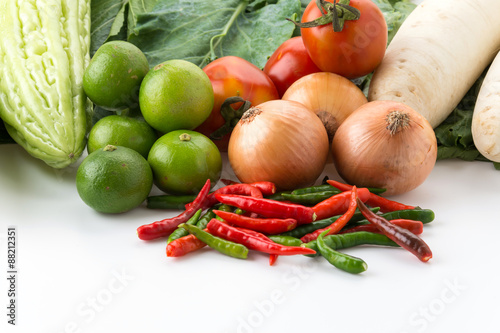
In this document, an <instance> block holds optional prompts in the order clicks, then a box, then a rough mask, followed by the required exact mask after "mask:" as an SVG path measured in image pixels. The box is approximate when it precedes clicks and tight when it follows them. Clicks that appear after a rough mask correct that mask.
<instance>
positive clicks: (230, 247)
mask: <svg viewBox="0 0 500 333" xmlns="http://www.w3.org/2000/svg"><path fill="white" fill-rule="evenodd" d="M179 226H180V227H181V228H184V229H186V230H187V231H188V232H189V233H190V234H192V235H194V236H195V237H196V238H198V239H199V240H201V241H202V242H203V243H205V244H207V245H208V246H210V247H211V248H212V249H214V250H217V251H219V252H220V253H222V254H225V255H228V256H230V257H234V258H238V259H246V258H247V256H248V248H247V247H246V246H244V245H241V244H238V243H234V242H231V241H227V240H225V239H222V238H219V237H216V236H214V235H212V234H210V233H208V232H206V231H204V230H202V229H200V228H198V227H196V226H194V225H191V224H185V223H182V224H180V225H179Z"/></svg>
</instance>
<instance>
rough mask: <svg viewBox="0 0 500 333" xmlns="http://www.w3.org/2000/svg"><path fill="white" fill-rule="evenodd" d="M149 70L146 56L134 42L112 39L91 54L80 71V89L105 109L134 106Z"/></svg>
mask: <svg viewBox="0 0 500 333" xmlns="http://www.w3.org/2000/svg"><path fill="white" fill-rule="evenodd" d="M148 71H149V64H148V60H147V59H146V56H145V55H144V53H142V51H141V50H140V49H139V48H138V47H137V46H135V45H134V44H131V43H129V42H125V41H111V42H108V43H105V44H103V45H102V46H101V47H100V48H99V49H98V50H97V52H96V53H95V54H94V56H93V57H92V60H91V61H90V63H89V65H88V66H87V69H86V70H85V73H84V75H83V89H84V90H85V93H86V94H87V96H88V98H90V100H91V101H92V102H94V103H95V104H97V105H99V106H101V107H103V108H105V109H108V110H121V109H124V108H127V107H130V106H136V105H137V103H138V96H139V88H140V86H141V82H142V80H143V79H144V76H146V74H147V72H148Z"/></svg>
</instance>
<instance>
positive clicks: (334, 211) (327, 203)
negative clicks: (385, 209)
mask: <svg viewBox="0 0 500 333" xmlns="http://www.w3.org/2000/svg"><path fill="white" fill-rule="evenodd" d="M357 192H358V197H359V198H360V199H361V200H362V201H366V200H368V198H369V197H370V191H368V189H367V188H364V187H362V188H358V189H357ZM350 202H351V192H350V191H346V192H342V193H339V194H335V195H333V196H331V197H330V198H328V199H325V200H323V201H321V202H320V203H318V204H316V205H315V206H314V207H313V208H312V209H313V210H314V212H315V213H316V216H317V219H318V220H322V219H326V218H329V217H332V216H335V215H340V214H344V213H345V211H346V210H347V209H348V208H349V205H350Z"/></svg>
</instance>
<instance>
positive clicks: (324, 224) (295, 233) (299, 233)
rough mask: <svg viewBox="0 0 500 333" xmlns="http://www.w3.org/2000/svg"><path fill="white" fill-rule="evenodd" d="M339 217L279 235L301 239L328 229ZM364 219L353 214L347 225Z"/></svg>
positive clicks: (376, 209) (373, 209)
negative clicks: (316, 231) (319, 230)
mask: <svg viewBox="0 0 500 333" xmlns="http://www.w3.org/2000/svg"><path fill="white" fill-rule="evenodd" d="M371 210H372V211H373V212H374V213H376V212H378V211H379V208H378V207H375V208H372V209H371ZM341 216H342V215H336V216H332V217H329V218H327V219H323V220H318V221H314V222H312V223H308V224H302V225H299V226H298V227H296V228H295V229H293V230H290V231H287V232H284V233H282V234H280V235H282V236H292V237H296V238H301V237H302V236H304V235H307V234H309V233H311V232H313V231H315V230H318V229H322V228H326V227H328V226H329V225H331V224H332V223H333V222H335V221H337V219H338V218H339V217H341ZM364 218H365V217H364V216H363V214H361V213H360V212H356V213H354V215H353V216H352V218H351V219H350V220H349V223H355V222H357V221H360V220H362V219H364Z"/></svg>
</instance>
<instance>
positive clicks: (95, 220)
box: [0, 145, 500, 333]
mask: <svg viewBox="0 0 500 333" xmlns="http://www.w3.org/2000/svg"><path fill="white" fill-rule="evenodd" d="M80 161H81V160H80ZM77 166H78V164H76V165H74V166H72V167H69V168H67V169H65V170H54V169H52V168H50V167H47V166H45V165H44V164H43V163H42V162H39V161H35V160H34V159H32V158H31V157H29V156H28V155H27V154H26V153H25V152H24V151H23V150H22V149H21V148H20V147H18V146H15V145H3V146H0V272H1V273H0V276H2V278H0V305H1V306H0V308H1V309H2V310H0V318H2V319H0V327H1V331H2V332H3V331H4V328H7V331H8V332H23V333H24V332H30V333H31V332H36V333H38V332H40V333H49V332H50V333H62V332H80V333H87V332H91V333H100V332H106V333H107V332H166V331H168V332H177V333H181V332H218V333H222V332H224V333H225V332H228V333H229V332H245V333H251V332H302V331H308V332H311V331H318V330H321V332H355V333H362V332H370V333H371V332H384V333H414V332H498V328H497V327H498V324H497V322H498V313H500V303H499V302H498V296H499V295H500V285H499V283H498V278H497V277H498V275H499V273H500V268H499V265H498V255H497V253H498V245H497V244H498V237H499V235H500V221H499V217H498V216H499V214H498V210H499V208H500V205H499V203H500V190H499V188H500V171H496V170H494V168H493V166H492V165H491V164H490V163H484V162H464V161H458V160H452V161H451V160H450V161H439V162H438V163H437V164H436V167H435V168H434V170H433V171H432V173H431V175H430V176H429V178H428V179H427V180H426V181H425V183H424V184H422V185H421V186H420V187H418V188H417V189H415V190H414V191H412V192H410V193H407V194H404V195H400V196H397V197H393V199H395V200H398V201H401V202H404V203H408V204H414V205H419V206H421V207H423V208H430V209H432V210H434V212H435V213H436V219H435V221H434V222H432V223H430V224H428V225H426V226H425V229H424V233H423V235H422V237H423V238H424V239H425V241H426V242H427V243H428V244H429V246H430V247H431V249H432V250H433V254H434V257H433V258H432V259H431V261H430V262H428V263H425V264H424V263H421V262H420V261H418V260H417V259H416V258H415V257H414V256H412V255H411V254H409V253H408V252H406V251H404V250H402V249H396V248H381V247H373V246H370V247H369V246H366V247H358V248H352V249H348V250H345V252H346V253H349V254H353V255H356V256H359V257H361V258H363V259H364V260H365V261H366V262H367V263H368V270H367V271H366V272H364V273H363V274H360V275H357V276H353V275H350V274H348V273H344V272H342V271H340V270H338V269H336V268H334V267H333V266H331V265H330V264H328V263H327V262H326V261H325V260H323V259H322V258H316V259H311V258H306V257H302V256H296V257H280V258H279V259H278V262H277V263H276V265H275V266H273V267H270V266H269V265H268V256H267V255H263V254H259V253H251V255H250V256H249V259H248V260H237V259H233V258H229V257H226V256H223V255H221V254H219V253H216V252H215V251H212V250H210V249H203V250H201V251H199V252H197V253H193V254H191V255H188V256H186V257H184V258H167V257H166V255H165V241H164V240H160V241H151V242H144V241H141V240H139V239H138V238H137V236H136V234H135V229H136V228H137V227H138V226H140V225H142V224H145V223H150V222H153V221H155V220H158V219H162V218H165V217H168V216H173V215H175V214H176V213H177V212H165V211H155V210H148V209H147V208H145V207H144V206H141V207H139V208H137V209H135V210H133V211H131V212H128V213H126V214H120V215H104V214H99V213H96V212H95V211H93V210H92V209H90V208H88V207H87V206H85V204H84V203H83V202H82V201H81V200H80V198H79V197H78V194H77V192H76V188H75V183H74V178H75V173H76V168H77ZM324 174H327V175H329V176H330V177H331V178H336V179H339V178H338V176H337V175H336V173H335V170H334V168H333V165H332V164H331V163H330V164H328V165H327V167H326V169H325V173H324ZM223 176H224V177H231V176H232V173H231V170H230V168H229V166H228V164H227V163H226V164H225V169H224V173H223ZM339 180H340V179H339ZM156 194H158V193H156ZM9 225H15V226H16V227H17V229H18V239H17V243H18V249H17V250H18V257H17V260H18V267H19V270H18V271H19V274H18V284H17V291H18V297H17V304H18V309H17V324H18V325H17V326H16V327H12V326H10V325H8V324H7V319H8V318H7V308H6V307H7V301H8V297H7V290H8V285H7V279H6V278H7V273H6V272H7V242H6V232H7V226H9Z"/></svg>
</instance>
